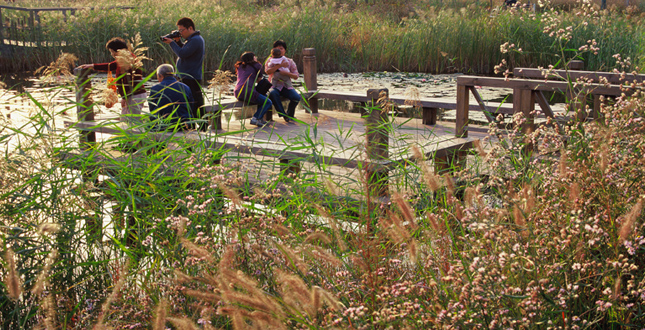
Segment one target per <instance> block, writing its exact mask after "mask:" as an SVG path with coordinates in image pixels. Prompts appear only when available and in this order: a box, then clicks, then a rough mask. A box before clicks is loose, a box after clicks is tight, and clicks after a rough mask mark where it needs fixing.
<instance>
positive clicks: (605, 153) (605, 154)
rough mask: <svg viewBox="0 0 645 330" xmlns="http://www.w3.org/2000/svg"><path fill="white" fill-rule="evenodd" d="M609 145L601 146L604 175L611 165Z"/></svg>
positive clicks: (601, 167) (601, 165) (601, 162)
mask: <svg viewBox="0 0 645 330" xmlns="http://www.w3.org/2000/svg"><path fill="white" fill-rule="evenodd" d="M608 149H609V148H608V147H607V144H603V145H602V146H600V170H602V172H603V173H605V171H606V170H607V166H608V164H609V151H608Z"/></svg>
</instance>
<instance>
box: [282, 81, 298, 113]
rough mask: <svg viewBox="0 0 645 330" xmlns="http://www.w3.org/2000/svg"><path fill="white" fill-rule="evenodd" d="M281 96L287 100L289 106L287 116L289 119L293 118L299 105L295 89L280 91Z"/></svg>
mask: <svg viewBox="0 0 645 330" xmlns="http://www.w3.org/2000/svg"><path fill="white" fill-rule="evenodd" d="M281 94H282V96H284V97H286V98H288V99H289V106H288V108H287V115H288V116H289V117H291V118H295V115H296V107H297V106H298V103H300V93H298V91H297V90H295V89H286V88H283V89H282V93H281Z"/></svg>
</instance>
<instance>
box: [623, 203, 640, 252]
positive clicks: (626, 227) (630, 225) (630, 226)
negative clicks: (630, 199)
mask: <svg viewBox="0 0 645 330" xmlns="http://www.w3.org/2000/svg"><path fill="white" fill-rule="evenodd" d="M642 209H643V200H642V199H639V200H638V202H636V205H634V206H633V207H632V209H631V210H630V211H629V213H627V214H626V215H625V217H624V220H623V224H622V226H620V231H619V235H618V239H619V242H620V243H622V242H624V241H625V240H626V239H627V238H628V237H629V235H631V234H632V231H633V230H634V222H636V219H638V217H639V216H640V214H641V210H642Z"/></svg>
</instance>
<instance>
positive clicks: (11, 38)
mask: <svg viewBox="0 0 645 330" xmlns="http://www.w3.org/2000/svg"><path fill="white" fill-rule="evenodd" d="M133 8H135V7H133V6H110V7H47V8H25V7H13V6H0V46H1V45H5V44H7V45H12V46H24V47H35V46H43V45H45V46H46V45H48V44H47V43H46V42H47V40H42V39H41V38H40V36H41V34H42V33H41V29H42V26H41V16H40V14H41V13H43V12H53V11H58V12H61V13H62V14H63V20H65V21H66V20H67V18H68V17H69V16H73V15H75V14H76V11H78V10H82V9H89V10H110V9H133ZM10 12H15V13H17V15H7V13H10Z"/></svg>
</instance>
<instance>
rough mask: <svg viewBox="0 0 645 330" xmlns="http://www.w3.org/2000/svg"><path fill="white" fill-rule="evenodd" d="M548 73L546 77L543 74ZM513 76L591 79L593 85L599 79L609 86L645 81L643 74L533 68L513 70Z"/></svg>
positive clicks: (563, 79)
mask: <svg viewBox="0 0 645 330" xmlns="http://www.w3.org/2000/svg"><path fill="white" fill-rule="evenodd" d="M545 72H548V73H549V74H548V75H547V77H545V76H544V73H545ZM513 76H515V77H516V78H529V79H531V78H534V79H538V78H540V79H545V78H546V79H556V80H562V81H566V80H567V79H570V80H571V81H576V80H577V79H591V80H592V81H593V82H594V83H599V82H600V79H601V78H602V79H606V80H607V82H608V83H610V84H625V83H631V82H634V81H635V82H637V83H641V82H644V81H645V74H636V75H635V74H631V73H625V74H624V75H623V74H621V73H615V72H597V71H576V70H569V71H566V70H553V71H548V70H545V69H535V68H515V69H513Z"/></svg>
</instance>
